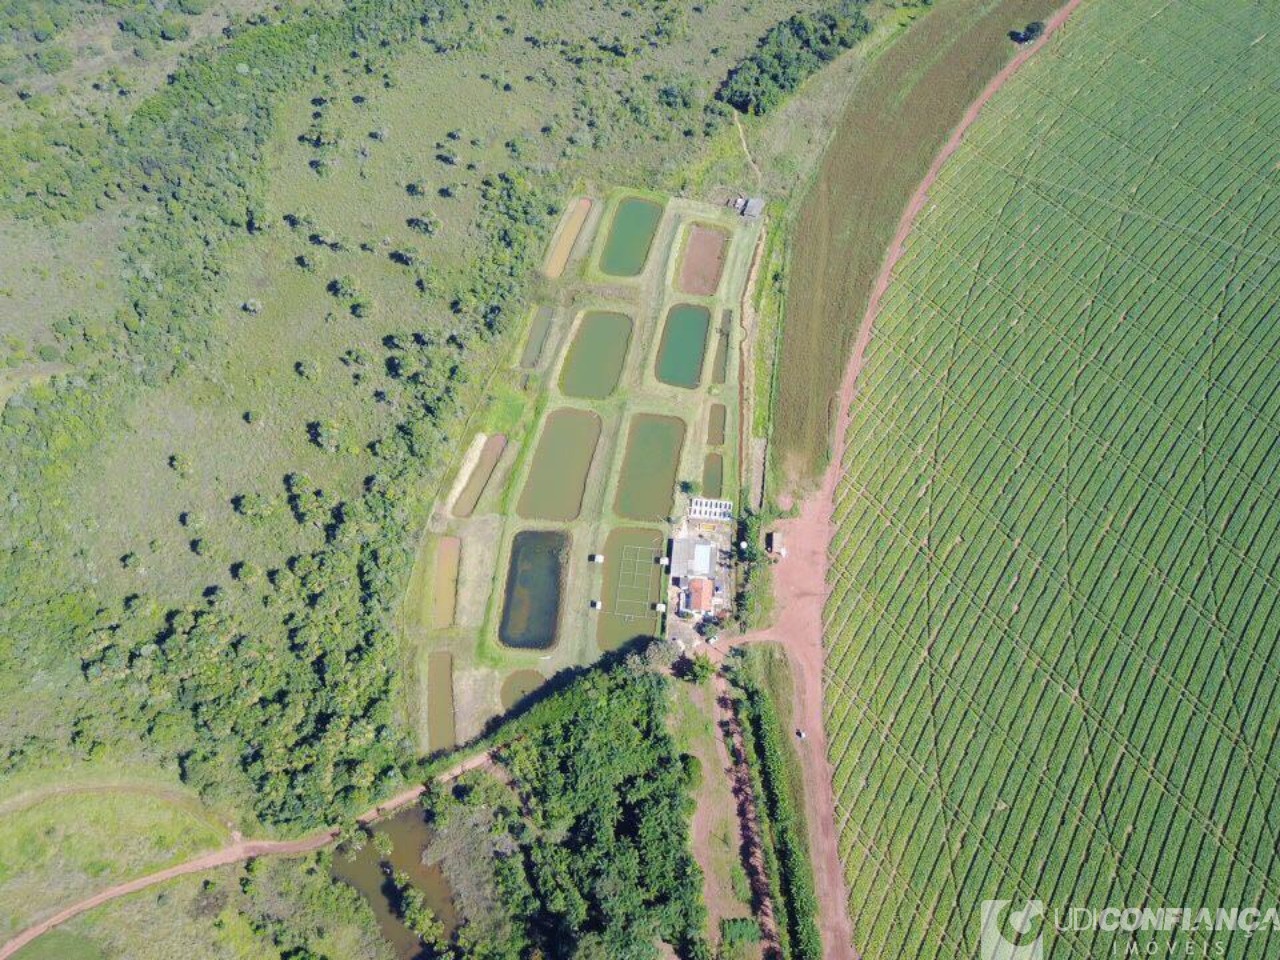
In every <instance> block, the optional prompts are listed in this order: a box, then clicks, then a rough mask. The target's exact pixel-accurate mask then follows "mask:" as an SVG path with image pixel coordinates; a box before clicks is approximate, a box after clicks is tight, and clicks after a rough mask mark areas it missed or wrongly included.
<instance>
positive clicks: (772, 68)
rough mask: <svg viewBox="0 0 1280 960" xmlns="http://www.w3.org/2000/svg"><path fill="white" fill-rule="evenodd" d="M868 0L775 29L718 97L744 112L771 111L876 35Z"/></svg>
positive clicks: (842, 3) (851, 0)
mask: <svg viewBox="0 0 1280 960" xmlns="http://www.w3.org/2000/svg"><path fill="white" fill-rule="evenodd" d="M864 5H865V0H839V2H837V3H835V4H832V5H831V6H828V7H824V8H822V9H819V10H816V11H813V12H812V13H798V14H796V15H795V16H793V17H788V18H787V19H786V20H784V21H783V22H782V23H779V24H778V25H777V26H775V27H773V28H771V29H770V30H769V32H768V33H766V34H765V35H764V36H763V37H762V38H761V40H760V45H759V47H758V48H757V49H756V50H755V52H754V53H752V54H751V56H749V57H747V58H746V59H745V60H743V61H742V63H740V64H738V66H736V67H734V69H733V70H732V71H731V72H730V73H729V76H728V77H727V78H726V79H725V81H724V83H723V84H722V85H721V87H720V89H719V90H718V91H717V92H716V96H717V97H718V98H719V99H721V100H723V101H724V102H725V103H728V104H730V105H731V106H732V107H734V109H736V110H739V111H741V112H742V113H751V114H762V113H768V112H769V111H770V110H772V109H773V108H774V107H776V106H777V105H778V104H779V103H780V102H781V101H782V99H783V98H784V97H785V96H786V95H787V94H788V93H790V92H791V91H793V90H795V88H796V87H798V86H800V84H801V83H802V82H803V81H804V80H805V78H807V77H808V76H810V75H811V74H812V73H814V72H815V71H816V70H819V69H821V67H822V66H823V64H826V63H828V62H830V61H831V60H834V59H835V58H836V57H838V56H839V55H840V54H841V53H843V52H844V51H845V50H848V49H849V48H850V47H852V46H853V45H854V44H856V43H857V42H858V41H859V40H861V39H862V38H863V37H865V36H866V35H867V34H868V33H870V32H871V21H870V20H868V19H867V16H866V14H864V13H863V12H862V7H863V6H864Z"/></svg>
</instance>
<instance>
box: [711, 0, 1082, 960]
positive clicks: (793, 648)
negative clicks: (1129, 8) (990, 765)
mask: <svg viewBox="0 0 1280 960" xmlns="http://www.w3.org/2000/svg"><path fill="white" fill-rule="evenodd" d="M1080 3H1081V0H1067V3H1066V4H1065V5H1064V6H1063V7H1062V8H1061V9H1059V10H1058V12H1057V13H1056V14H1054V16H1053V17H1052V19H1050V20H1049V21H1048V23H1046V25H1045V31H1044V33H1043V34H1042V35H1041V37H1040V39H1039V40H1037V41H1036V42H1035V43H1034V44H1032V45H1030V46H1028V47H1026V48H1025V49H1023V50H1021V51H1019V52H1018V54H1017V55H1016V56H1015V57H1014V58H1013V59H1012V60H1010V61H1009V63H1008V64H1006V65H1005V66H1004V67H1003V68H1002V69H1001V70H1000V72H999V73H997V74H996V75H995V77H993V78H992V79H991V81H990V82H989V83H988V84H987V86H986V87H985V88H984V89H983V91H982V93H981V94H980V95H979V96H978V98H977V99H976V100H974V101H973V103H972V104H970V106H969V108H968V109H967V110H966V111H965V113H964V116H963V117H962V118H961V120H960V123H959V124H958V125H957V126H956V128H955V129H954V130H953V131H952V133H951V135H950V137H949V138H948V139H947V142H946V144H945V145H944V146H943V147H942V149H941V150H940V151H939V152H938V155H937V157H935V158H934V161H933V163H932V164H931V165H930V167H929V171H928V173H927V174H926V175H925V177H924V179H923V180H921V181H920V184H919V186H918V187H917V188H916V191H915V193H914V194H913V195H912V197H911V201H910V203H908V205H907V207H906V209H905V210H904V211H903V213H902V218H901V219H900V220H899V222H898V228H897V231H896V233H895V235H894V239H893V243H892V245H891V246H890V247H889V250H888V251H887V253H886V254H885V258H884V262H883V265H882V266H881V268H880V272H879V273H878V274H877V276H876V280H875V284H874V286H873V288H872V294H871V299H870V301H869V302H868V304H867V309H866V312H865V313H864V315H863V317H862V323H861V326H860V327H859V329H858V336H857V340H856V342H855V345H854V349H853V353H852V355H851V356H850V358H849V363H848V366H846V367H845V373H844V380H843V382H842V384H841V387H840V395H839V415H838V418H837V424H836V431H835V437H834V455H833V456H832V458H831V461H830V463H829V464H828V465H827V468H826V470H825V471H824V473H823V478H822V485H821V486H820V487H819V489H818V490H817V491H816V492H815V493H813V494H811V495H810V496H808V497H806V498H805V499H804V500H803V501H802V502H801V504H800V509H799V515H798V516H797V517H796V518H795V519H792V520H787V521H784V522H783V523H782V524H780V527H781V528H782V529H783V531H784V536H785V538H786V543H787V551H788V553H787V558H786V559H785V560H784V561H783V562H782V563H780V564H779V565H778V566H777V567H776V568H775V570H774V592H775V594H776V598H777V610H778V614H777V621H776V623H775V624H774V626H772V627H770V628H769V629H767V630H762V631H759V632H757V633H751V634H746V635H744V636H742V637H739V638H737V639H735V640H732V641H730V642H731V644H732V645H736V644H739V643H750V642H753V641H760V640H772V641H775V642H777V643H780V644H781V645H782V647H783V648H784V649H785V650H786V651H787V656H788V658H789V659H790V661H791V669H792V672H793V674H794V676H795V683H796V705H795V722H796V724H797V726H798V727H799V728H800V729H801V730H803V731H804V732H805V739H804V740H803V741H800V742H799V744H798V747H799V750H798V753H799V755H800V761H801V766H802V767H803V771H804V810H805V820H806V823H807V825H808V832H809V850H810V855H811V856H812V857H813V867H814V874H815V877H814V879H815V883H816V887H817V893H818V907H819V913H820V916H819V927H820V929H821V932H822V955H823V957H825V958H826V960H855V958H857V957H858V952H857V949H856V948H855V947H854V945H853V927H852V924H851V923H850V920H849V913H848V893H847V890H846V887H845V882H844V870H843V868H842V866H841V863H840V843H839V841H840V834H839V830H838V829H837V827H836V804H835V796H834V793H833V791H832V787H831V764H830V762H829V761H828V759H827V758H828V752H827V738H826V729H825V726H824V724H823V715H824V711H823V701H822V696H823V686H822V678H823V664H824V659H825V658H824V650H823V646H822V637H823V609H824V607H825V606H826V601H827V597H828V594H829V590H830V588H829V585H828V583H827V570H828V567H829V564H830V558H829V556H828V549H829V546H830V544H831V539H832V534H833V533H834V532H835V527H834V523H833V521H832V513H833V510H834V505H835V492H836V485H837V484H838V482H839V480H840V475H841V473H842V472H843V463H844V450H845V442H846V435H847V433H848V427H849V421H850V408H851V406H852V405H853V400H854V397H855V395H856V392H857V383H858V375H859V373H861V371H862V364H863V361H864V358H865V356H866V349H867V344H868V343H869V342H870V341H871V331H872V328H873V326H874V324H875V319H876V315H877V313H878V312H879V310H880V303H881V300H882V298H883V297H884V293H885V291H886V290H887V289H888V287H889V283H890V281H891V280H892V277H893V269H894V267H895V266H896V265H897V263H898V260H899V259H900V258H901V256H902V252H903V248H904V245H905V243H906V239H907V235H908V234H909V233H910V232H911V227H912V225H913V224H914V223H915V219H916V217H917V215H918V214H919V213H920V211H921V210H922V209H923V208H924V205H925V201H926V200H927V198H928V195H929V189H930V187H932V186H933V184H934V182H935V181H936V180H937V178H938V173H939V172H940V171H941V169H942V166H943V164H945V163H946V162H947V160H948V159H950V157H951V156H952V154H954V153H955V151H956V149H957V148H958V147H959V146H960V143H961V141H962V140H963V139H964V135H965V132H966V131H967V130H968V129H969V127H970V126H971V125H972V124H973V122H974V120H976V119H977V117H978V114H979V113H980V112H981V110H982V108H983V106H984V105H985V104H986V103H987V101H988V100H990V99H991V98H992V97H993V96H994V95H995V94H996V92H997V91H999V90H1000V88H1001V87H1003V86H1004V85H1005V84H1006V83H1007V82H1008V81H1009V78H1010V77H1012V76H1013V75H1014V73H1016V72H1017V70H1018V69H1019V68H1020V67H1021V66H1022V65H1023V64H1024V63H1026V62H1027V60H1028V59H1029V58H1030V57H1031V56H1032V55H1033V54H1034V53H1035V52H1036V51H1037V50H1039V49H1040V48H1041V47H1043V46H1044V44H1045V43H1046V42H1047V41H1048V39H1049V38H1050V37H1051V36H1052V35H1053V34H1054V33H1055V32H1057V30H1058V29H1059V28H1060V27H1061V26H1062V25H1063V24H1064V23H1065V22H1066V21H1067V18H1068V17H1069V16H1070V15H1071V13H1072V12H1073V11H1074V10H1075V9H1076V8H1077V7H1078V6H1079V5H1080Z"/></svg>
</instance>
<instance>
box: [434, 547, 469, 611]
mask: <svg viewBox="0 0 1280 960" xmlns="http://www.w3.org/2000/svg"><path fill="white" fill-rule="evenodd" d="M461 562H462V541H461V540H460V539H458V538H457V537H441V538H440V539H439V540H437V541H436V568H435V591H434V600H435V602H434V603H433V604H432V607H431V626H432V627H433V628H434V629H436V630H444V629H445V628H446V627H452V626H453V618H454V615H455V613H456V612H457V610H456V608H457V601H458V566H459V564H460V563H461Z"/></svg>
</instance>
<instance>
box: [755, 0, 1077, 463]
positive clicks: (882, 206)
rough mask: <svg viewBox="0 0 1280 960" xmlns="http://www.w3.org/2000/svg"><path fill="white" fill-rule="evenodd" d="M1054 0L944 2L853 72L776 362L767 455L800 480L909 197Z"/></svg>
mask: <svg viewBox="0 0 1280 960" xmlns="http://www.w3.org/2000/svg"><path fill="white" fill-rule="evenodd" d="M1060 6H1061V2H1059V0H945V2H939V3H938V4H937V6H936V7H935V8H933V9H932V10H931V11H930V12H928V13H926V14H925V15H923V16H922V17H921V18H920V19H919V20H918V21H917V22H916V23H914V24H912V25H911V26H910V27H909V28H907V30H906V32H905V33H904V34H903V35H902V36H900V37H898V38H896V39H895V40H894V41H893V42H892V43H890V44H889V45H888V46H887V47H886V48H885V49H884V50H883V52H881V53H879V54H878V55H877V57H876V59H875V60H874V62H873V63H872V64H871V66H870V68H869V69H868V70H867V71H866V73H864V74H863V75H862V76H861V78H860V79H859V80H858V83H857V85H856V87H855V89H854V91H853V94H852V96H851V97H850V98H849V101H848V106H847V107H846V108H845V112H844V113H843V115H841V117H840V119H839V122H838V124H837V125H836V129H835V132H834V133H833V135H832V138H831V141H830V143H829V144H828V145H827V149H826V152H825V154H824V155H823V160H822V163H821V165H820V166H819V168H818V170H817V173H816V176H815V179H814V180H813V182H812V184H811V185H810V186H809V189H808V191H807V192H806V193H805V195H804V196H803V198H802V199H801V200H799V202H798V207H797V208H796V216H795V220H794V226H793V228H792V230H793V234H792V238H791V243H790V250H789V254H788V257H787V259H788V267H787V280H786V291H785V300H784V303H785V307H784V310H785V315H784V326H783V330H782V336H781V344H780V350H779V355H778V358H777V360H776V364H777V367H776V377H775V382H776V394H775V396H774V397H773V409H772V415H771V418H772V429H771V431H770V435H771V438H772V440H771V455H772V458H773V461H774V466H775V467H780V468H781V470H782V473H781V476H782V477H784V478H785V479H786V481H788V482H789V483H791V484H793V485H801V486H803V485H805V484H806V483H807V482H809V481H811V480H812V479H813V478H814V477H816V476H817V475H818V473H819V472H820V471H821V469H822V467H823V465H824V464H825V463H826V461H827V458H828V457H829V455H830V452H829V445H830V434H831V427H832V424H833V423H834V418H833V415H832V414H833V410H832V405H833V403H834V398H835V395H836V392H837V391H838V390H839V388H840V381H841V378H842V377H843V375H844V369H845V361H846V359H847V357H848V356H849V351H850V349H851V347H852V344H853V338H854V335H855V334H856V332H857V329H858V324H859V322H860V321H861V319H862V315H863V313H865V312H866V307H867V302H868V299H869V297H870V292H871V286H872V283H873V281H874V279H875V276H876V273H877V272H878V271H879V269H880V264H881V263H882V262H883V260H884V256H885V251H886V250H887V249H888V247H889V243H890V241H891V240H892V238H893V232H894V229H895V228H896V226H897V223H898V219H899V217H900V216H901V215H902V211H903V210H904V209H905V208H906V205H907V201H908V200H909V199H910V197H911V194H912V193H913V192H914V190H915V188H916V186H917V185H918V184H919V183H920V181H921V179H922V178H923V177H924V175H925V172H926V171H927V170H928V169H929V164H930V163H931V162H932V160H933V158H934V156H935V155H936V154H937V153H938V151H939V150H940V149H941V148H942V145H943V144H944V143H945V142H946V140H947V137H948V136H949V135H950V134H951V131H952V130H953V129H955V126H956V124H957V123H958V122H959V121H960V118H961V117H962V116H963V114H964V111H965V109H966V108H967V107H968V106H969V104H970V103H972V102H973V100H974V98H975V97H976V96H977V95H978V93H979V92H980V91H981V90H982V88H983V87H984V86H986V84H987V82H988V81H989V80H990V79H991V78H992V77H993V76H995V75H996V74H997V73H998V72H999V71H1000V68H1001V67H1003V66H1004V65H1005V64H1006V63H1007V62H1008V61H1009V60H1010V59H1012V57H1013V56H1014V55H1015V54H1016V52H1017V50H1018V48H1017V46H1016V45H1015V44H1014V43H1013V42H1012V41H1011V40H1010V39H1009V36H1008V33H1009V31H1010V30H1012V29H1015V28H1019V29H1020V28H1022V27H1023V26H1025V25H1026V24H1027V23H1028V22H1029V21H1032V20H1044V19H1048V17H1049V16H1050V15H1051V14H1052V13H1053V12H1054V11H1055V10H1057V9H1058V7H1060Z"/></svg>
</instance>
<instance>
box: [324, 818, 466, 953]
mask: <svg viewBox="0 0 1280 960" xmlns="http://www.w3.org/2000/svg"><path fill="white" fill-rule="evenodd" d="M373 832H374V833H380V834H384V835H386V836H387V837H389V838H390V839H391V843H392V847H391V855H390V856H389V857H387V858H386V859H385V860H384V859H383V858H382V856H381V855H380V854H379V853H378V850H377V844H374V843H366V844H365V845H364V846H363V847H361V849H360V851H359V852H358V853H356V854H355V855H354V856H350V857H348V856H347V854H346V853H345V852H342V851H339V852H337V853H335V854H334V856H333V867H332V870H333V876H334V877H335V878H336V879H337V880H340V881H342V882H343V883H345V884H347V886H349V887H352V888H354V889H355V890H356V892H357V893H359V894H360V895H361V896H362V897H364V899H365V900H366V901H368V903H369V906H370V907H371V908H372V909H373V915H374V918H375V919H376V920H377V921H378V930H379V932H380V933H381V934H382V937H383V939H384V940H386V941H387V942H388V943H389V944H391V948H392V953H393V954H394V955H395V956H396V958H397V960H429V958H430V957H432V956H433V954H432V953H431V951H429V950H428V949H427V948H426V947H424V946H423V945H422V941H420V940H419V939H418V936H417V934H415V933H414V932H413V931H412V930H410V929H409V928H408V927H406V926H405V925H404V922H403V921H402V920H401V919H400V913H401V903H400V891H399V890H398V889H397V888H396V885H395V883H394V882H393V880H392V876H391V875H394V874H395V873H397V872H403V873H406V874H408V875H409V878H410V880H411V882H412V884H413V886H414V887H416V888H417V889H418V890H420V891H421V892H422V895H423V898H424V899H425V900H426V904H427V906H428V907H430V908H431V911H432V913H434V914H435V915H436V917H437V919H439V920H440V922H441V923H442V924H444V929H445V935H446V936H450V935H452V934H453V931H454V930H455V929H456V928H457V926H458V923H459V920H460V918H459V916H458V911H457V909H456V908H455V906H454V903H453V891H452V890H451V889H450V888H449V882H448V880H447V879H446V878H445V875H444V872H443V871H442V870H441V869H440V868H439V866H438V865H435V864H427V863H423V860H424V854H425V859H431V857H430V852H429V849H430V846H431V841H432V839H433V833H432V830H431V827H430V825H428V823H427V822H426V819H425V817H424V815H423V811H422V808H421V807H420V806H418V804H416V803H414V804H410V805H409V806H407V807H405V808H404V809H403V810H401V811H400V812H399V813H397V814H395V815H394V816H391V817H387V818H386V819H384V820H379V821H378V822H377V823H376V824H375V825H374V827H373ZM388 872H389V873H390V874H391V875H389V874H388Z"/></svg>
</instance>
